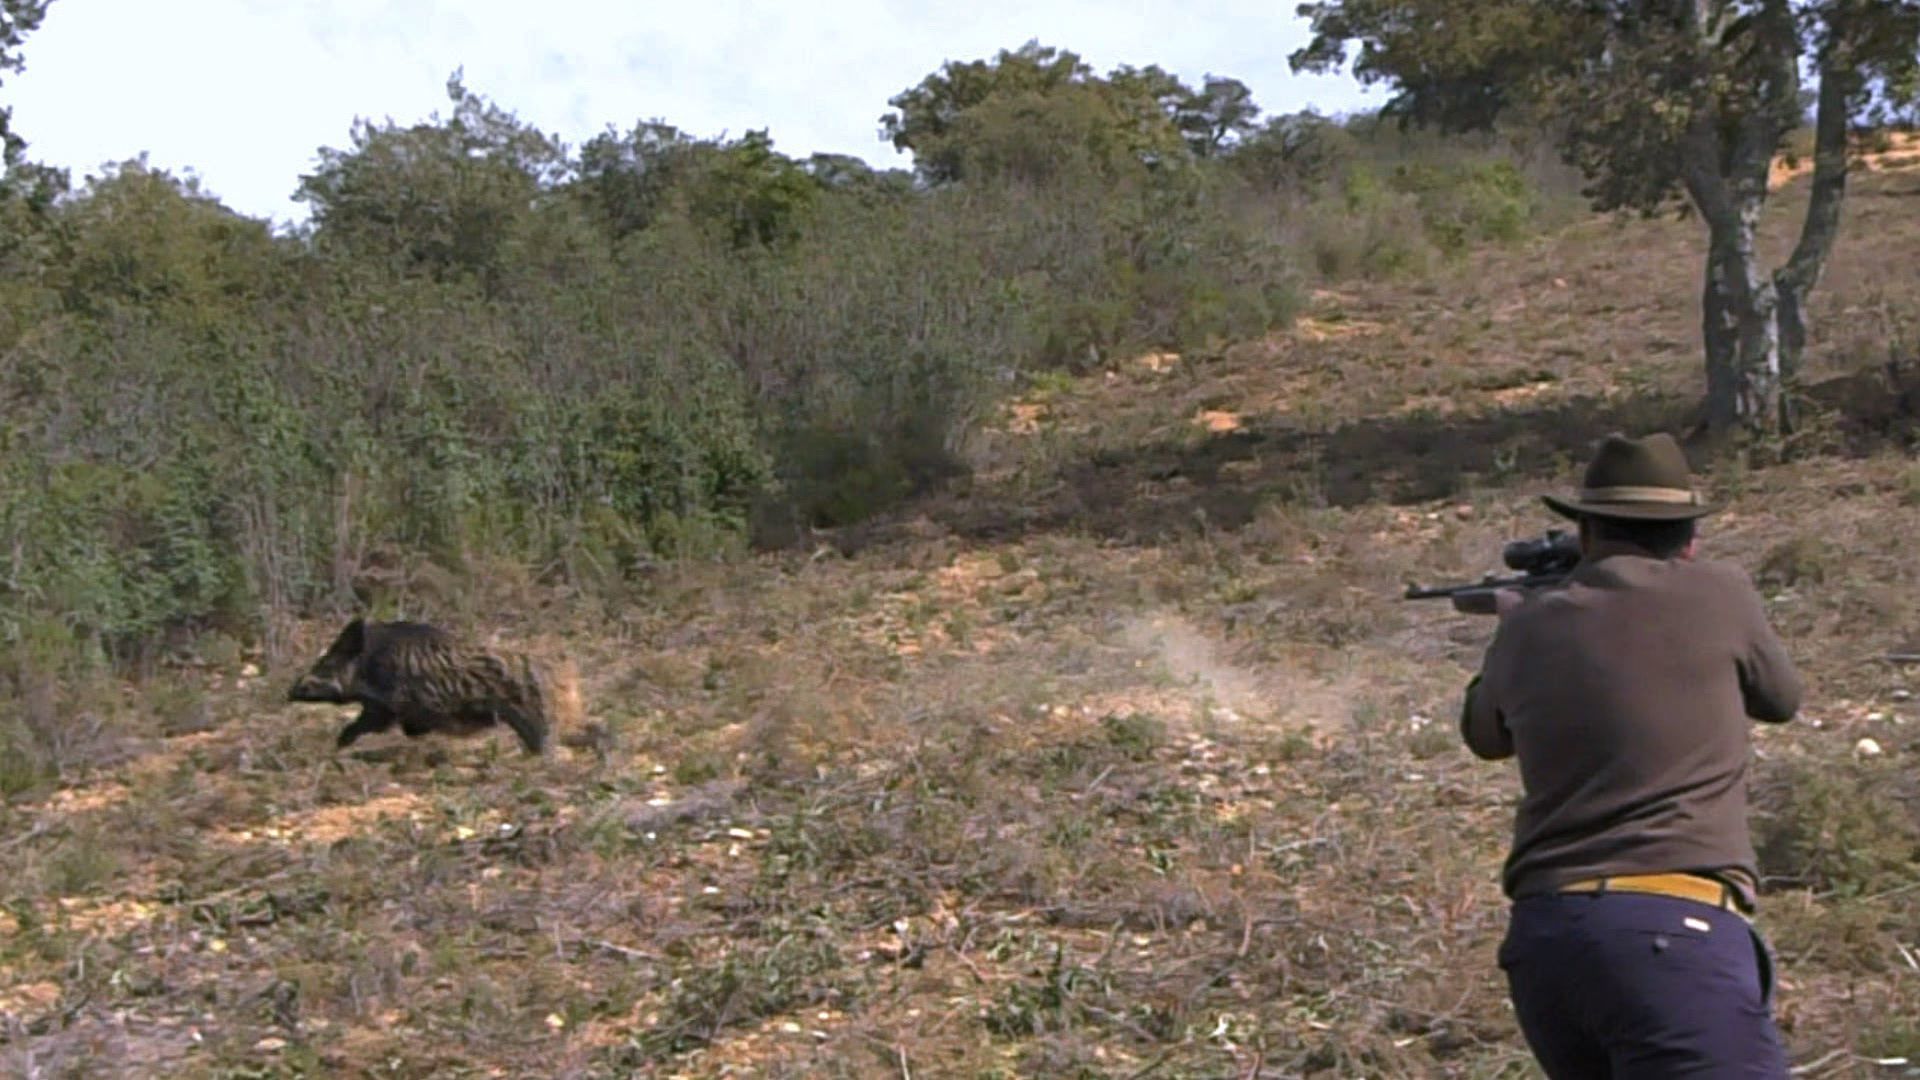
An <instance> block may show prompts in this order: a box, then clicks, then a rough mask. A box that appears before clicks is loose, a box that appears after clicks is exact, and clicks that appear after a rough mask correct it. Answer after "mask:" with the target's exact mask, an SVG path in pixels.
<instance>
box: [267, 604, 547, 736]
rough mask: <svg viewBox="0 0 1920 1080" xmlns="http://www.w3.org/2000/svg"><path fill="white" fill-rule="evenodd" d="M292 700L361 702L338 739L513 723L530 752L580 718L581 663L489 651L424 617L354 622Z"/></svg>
mask: <svg viewBox="0 0 1920 1080" xmlns="http://www.w3.org/2000/svg"><path fill="white" fill-rule="evenodd" d="M287 698H288V700H290V701H304V702H331V703H335V704H342V705H345V704H350V703H357V704H359V705H360V706H361V710H360V715H359V716H358V717H357V718H355V719H354V721H353V722H352V723H350V724H348V725H347V726H346V727H345V728H342V729H341V731H340V735H339V738H338V739H337V740H336V745H338V746H341V747H345V746H350V745H352V743H353V741H354V740H355V739H358V738H359V737H360V736H362V735H365V734H367V733H369V732H375V731H388V730H391V729H392V728H393V727H394V725H396V724H398V725H399V727H400V730H401V731H402V732H404V733H405V734H406V735H407V737H408V738H415V739H417V738H419V737H420V736H422V735H427V734H432V733H436V732H437V733H443V734H448V735H469V734H475V733H478V732H480V731H484V730H485V729H487V728H489V727H492V726H493V725H494V724H496V723H504V724H506V725H507V726H508V727H509V728H512V729H513V733H514V734H515V735H518V736H519V737H520V744H521V746H522V747H523V748H524V749H525V751H526V752H527V753H529V754H538V753H540V752H541V751H542V750H543V749H544V748H545V746H546V741H547V735H548V733H549V732H550V731H551V730H552V729H553V728H555V727H557V726H570V725H573V724H576V723H577V722H578V720H579V719H580V714H581V705H580V684H579V676H578V673H577V672H576V671H575V670H574V668H573V665H571V664H568V663H564V662H559V663H555V662H550V661H547V660H544V659H541V658H538V657H534V656H531V655H528V654H525V653H520V652H513V651H508V650H501V649H486V648H480V647H477V646H473V645H470V644H467V643H464V642H462V641H460V640H459V639H458V638H456V637H454V636H453V635H452V634H449V633H447V632H446V631H444V630H441V629H440V628H438V627H435V626H431V625H429V624H426V623H417V622H368V621H366V620H365V619H354V620H353V621H352V622H350V623H348V624H347V626H346V628H345V629H344V630H342V631H340V636H339V637H337V638H335V639H334V642H333V645H332V646H331V647H330V648H328V649H327V651H326V654H325V655H324V656H322V657H320V659H319V660H317V661H315V662H314V664H313V667H312V668H311V669H309V670H308V671H307V673H306V674H305V675H303V676H302V677H301V678H300V679H299V680H298V681H297V682H295V683H294V684H293V687H292V689H290V690H289V691H288V692H287Z"/></svg>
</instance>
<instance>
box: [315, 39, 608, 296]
mask: <svg viewBox="0 0 1920 1080" xmlns="http://www.w3.org/2000/svg"><path fill="white" fill-rule="evenodd" d="M447 96H448V97H449V98H450V99H451V100H452V101H453V104H454V111H453V115H452V116H451V117H448V118H446V119H444V120H443V119H441V118H440V117H439V116H437V115H436V116H434V117H431V118H429V119H428V120H427V121H426V122H423V123H419V124H415V125H413V126H412V127H408V128H402V127H399V126H397V125H395V124H393V123H391V122H389V123H387V124H384V125H380V126H377V127H376V126H375V125H373V124H372V123H370V122H368V121H366V120H360V121H357V122H356V123H355V124H354V128H353V147H352V149H350V150H337V149H333V148H331V147H329V148H324V149H322V150H321V151H320V167H319V168H318V169H316V170H315V171H314V172H313V173H311V174H310V175H307V176H303V177H301V178H300V187H299V190H298V191H297V192H296V193H295V196H294V197H295V198H297V199H300V200H301V201H303V202H308V203H311V204H312V205H313V221H314V225H315V227H316V228H317V230H318V236H319V237H320V239H321V240H322V241H323V242H328V243H339V244H341V245H342V246H343V247H345V248H346V249H347V250H349V251H352V252H353V253H355V254H356V255H357V256H361V257H383V258H387V259H391V260H393V261H394V263H395V264H396V265H397V267H398V268H399V269H403V270H409V271H411V270H424V271H426V272H427V273H430V274H432V275H434V276H436V277H440V278H449V277H456V276H461V275H468V274H471V275H477V276H478V277H479V278H480V279H481V280H482V281H483V282H485V283H489V284H490V283H491V282H492V281H493V279H494V277H495V276H496V275H497V274H498V273H499V271H500V270H501V268H502V266H503V258H504V256H503V252H504V246H503V245H504V242H505V239H506V237H507V236H508V235H509V234H510V231H511V229H510V226H512V225H513V224H514V223H515V222H517V221H518V220H520V218H521V217H522V216H524V215H525V214H526V213H527V212H528V211H529V210H530V209H531V208H532V207H533V205H534V204H535V202H536V201H537V200H538V199H539V197H540V196H541V195H543V194H544V193H545V192H548V191H550V190H552V189H554V188H555V187H557V186H558V185H559V184H561V183H562V182H564V181H565V180H567V179H568V178H569V177H570V176H571V174H572V168H573V166H572V163H571V162H570V161H569V159H568V158H567V155H566V152H565V149H564V147H562V146H561V144H560V142H559V141H558V140H557V139H555V138H553V137H552V136H549V135H546V134H544V133H542V132H540V131H538V130H535V129H534V128H532V127H529V126H527V125H525V124H522V123H521V122H520V121H519V120H518V119H516V118H515V117H514V115H513V114H512V113H509V112H506V111H505V110H502V109H500V108H499V107H498V106H495V105H493V104H491V103H489V102H487V101H486V100H485V99H483V98H481V97H480V96H479V95H477V94H474V93H472V92H471V91H469V90H467V89H466V87H465V86H464V85H462V83H461V77H460V73H459V72H455V73H454V75H453V77H452V78H450V79H448V80H447Z"/></svg>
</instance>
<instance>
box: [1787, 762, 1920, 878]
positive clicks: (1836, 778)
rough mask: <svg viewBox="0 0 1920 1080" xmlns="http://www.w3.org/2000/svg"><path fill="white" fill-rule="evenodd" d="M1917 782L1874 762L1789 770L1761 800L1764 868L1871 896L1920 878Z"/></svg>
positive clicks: (1812, 765)
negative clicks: (1915, 802)
mask: <svg viewBox="0 0 1920 1080" xmlns="http://www.w3.org/2000/svg"><path fill="white" fill-rule="evenodd" d="M1911 789H1912V784H1910V783H1907V782H1905V779H1904V778H1901V777H1897V776H1894V775H1891V774H1888V773H1886V772H1885V771H1884V770H1881V769H1876V768H1873V767H1872V763H1858V762H1856V763H1851V764H1841V765H1836V764H1833V763H1828V762H1822V763H1817V764H1814V763H1809V764H1804V765H1797V766H1793V767H1790V768H1787V769H1785V770H1783V775H1782V776H1781V777H1780V778H1779V780H1778V782H1777V784H1776V786H1774V787H1773V788H1772V789H1771V790H1770V791H1769V792H1768V793H1767V794H1766V796H1765V797H1763V798H1762V799H1760V804H1761V805H1760V809H1761V811H1762V812H1761V813H1760V815H1758V816H1759V821H1758V822H1757V825H1756V829H1755V835H1754V846H1755V848H1756V849H1757V850H1758V852H1759V856H1760V864H1761V865H1760V869H1761V872H1762V873H1764V874H1766V875H1767V876H1769V877H1774V878H1781V879H1785V880H1788V881H1791V882H1794V883H1796V884H1799V885H1804V886H1809V887H1812V888H1815V889H1818V890H1820V891H1822V892H1832V893H1836V894H1839V895H1841V896H1865V895H1868V894H1872V893H1876V892H1879V891H1881V890H1884V889H1894V888H1902V887H1911V886H1912V885H1913V884H1914V882H1915V881H1917V880H1920V870H1916V865H1917V863H1916V860H1920V817H1916V816H1915V814H1914V812H1913V811H1912V809H1911V797H1912V790H1911Z"/></svg>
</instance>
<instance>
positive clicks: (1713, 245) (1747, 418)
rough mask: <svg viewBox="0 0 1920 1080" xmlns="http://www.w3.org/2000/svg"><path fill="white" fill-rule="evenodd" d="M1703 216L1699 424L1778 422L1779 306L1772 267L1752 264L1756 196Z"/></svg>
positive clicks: (1768, 427)
mask: <svg viewBox="0 0 1920 1080" xmlns="http://www.w3.org/2000/svg"><path fill="white" fill-rule="evenodd" d="M1741 202H1742V204H1743V205H1741V206H1740V207H1739V209H1738V211H1737V213H1735V214H1733V215H1729V216H1728V217H1725V218H1721V219H1718V220H1713V221H1710V229H1711V234H1710V236H1709V240H1708V255H1707V280H1706V288H1705V291H1704V293H1703V295H1702V297H1701V314H1702V330H1703V336H1704V339H1705V343H1706V351H1707V425H1708V427H1709V428H1710V429H1712V430H1713V431H1716V432H1720V431H1727V430H1731V429H1732V428H1734V427H1736V426H1738V427H1742V428H1745V429H1746V430H1748V431H1750V432H1753V433H1755V434H1765V433H1768V432H1772V431H1776V430H1780V429H1782V428H1784V427H1785V422H1786V418H1787V417H1786V412H1785V408H1784V402H1785V397H1784V395H1783V393H1782V391H1783V387H1784V377H1783V376H1784V371H1783V367H1782V356H1781V339H1782V334H1781V319H1780V316H1781V314H1782V308H1781V305H1780V303H1779V292H1778V290H1777V289H1776V287H1775V284H1774V278H1773V276H1772V275H1770V274H1767V273H1766V272H1764V271H1762V270H1761V269H1760V256H1759V252H1758V251H1756V250H1755V246H1754V234H1755V232H1756V231H1757V226H1758V222H1759V217H1760V208H1761V205H1762V203H1761V200H1759V199H1742V200H1741ZM1794 315H1795V319H1796V321H1797V318H1798V308H1797V306H1796V307H1795V308H1794Z"/></svg>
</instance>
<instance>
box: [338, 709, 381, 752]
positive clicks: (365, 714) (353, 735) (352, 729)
mask: <svg viewBox="0 0 1920 1080" xmlns="http://www.w3.org/2000/svg"><path fill="white" fill-rule="evenodd" d="M392 726H393V712H392V711H391V710H390V709H388V708H387V707H386V706H385V705H381V704H379V703H377V702H372V701H369V702H367V703H366V705H365V706H364V707H363V708H362V709H361V710H360V715H359V716H358V717H356V718H355V719H354V721H353V723H351V724H348V725H347V726H346V727H343V728H341V729H340V737H339V738H338V739H335V740H334V746H335V747H336V748H345V747H348V746H352V745H353V741H354V740H355V739H358V738H359V737H360V736H362V735H365V734H368V733H369V732H375V731H385V730H387V729H388V728H390V727H392Z"/></svg>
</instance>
